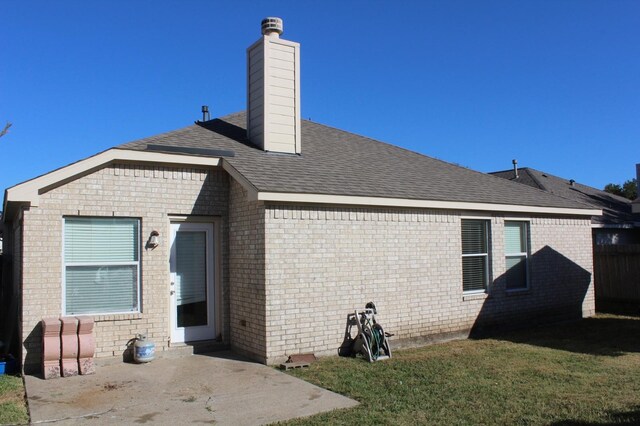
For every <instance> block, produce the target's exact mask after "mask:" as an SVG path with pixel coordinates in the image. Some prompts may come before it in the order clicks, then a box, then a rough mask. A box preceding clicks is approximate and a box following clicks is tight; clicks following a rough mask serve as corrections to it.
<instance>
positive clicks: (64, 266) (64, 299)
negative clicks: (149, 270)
mask: <svg viewBox="0 0 640 426" xmlns="http://www.w3.org/2000/svg"><path fill="white" fill-rule="evenodd" d="M77 218H89V219H124V220H136V221H137V222H138V234H137V235H136V238H137V239H138V260H137V261H136V262H95V263H83V262H69V263H67V262H66V260H65V252H66V229H67V228H66V223H67V219H77ZM141 232H142V221H141V220H140V218H137V217H120V216H116V217H113V216H63V218H62V313H63V315H122V314H139V313H141V312H142V309H141V300H142V297H141V294H140V291H141V285H140V265H141V263H142V262H141V258H142V250H141V244H140V236H141ZM133 265H136V266H137V268H136V296H137V300H136V306H137V309H136V310H135V311H120V312H99V311H96V312H90V313H81V314H69V313H68V312H67V266H72V267H73V266H133Z"/></svg>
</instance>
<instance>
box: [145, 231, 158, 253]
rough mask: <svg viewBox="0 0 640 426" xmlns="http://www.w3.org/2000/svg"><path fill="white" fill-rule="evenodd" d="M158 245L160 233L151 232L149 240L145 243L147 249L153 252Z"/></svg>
mask: <svg viewBox="0 0 640 426" xmlns="http://www.w3.org/2000/svg"><path fill="white" fill-rule="evenodd" d="M159 244H160V233H159V232H158V231H151V235H149V240H148V241H147V247H148V248H150V249H151V250H153V249H154V248H156V247H158V245H159Z"/></svg>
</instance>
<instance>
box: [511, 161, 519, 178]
mask: <svg viewBox="0 0 640 426" xmlns="http://www.w3.org/2000/svg"><path fill="white" fill-rule="evenodd" d="M511 162H512V163H513V174H514V177H515V178H516V179H518V160H516V159H513V160H511Z"/></svg>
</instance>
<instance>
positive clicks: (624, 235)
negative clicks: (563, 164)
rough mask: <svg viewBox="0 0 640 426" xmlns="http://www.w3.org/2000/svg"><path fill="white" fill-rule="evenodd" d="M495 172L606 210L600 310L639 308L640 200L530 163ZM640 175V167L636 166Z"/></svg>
mask: <svg viewBox="0 0 640 426" xmlns="http://www.w3.org/2000/svg"><path fill="white" fill-rule="evenodd" d="M513 165H514V167H513V170H504V171H500V172H493V173H491V174H492V175H494V176H498V177H501V178H504V179H507V180H510V181H512V182H517V183H520V184H523V185H527V186H530V187H533V188H537V189H540V190H542V191H545V192H548V193H551V194H554V195H558V196H560V197H564V198H566V199H569V200H574V201H576V202H580V203H584V204H587V205H590V206H592V207H593V208H597V209H601V210H602V213H601V214H599V215H596V216H593V217H592V218H591V228H592V234H593V256H594V265H593V275H594V289H595V298H596V308H597V309H598V310H600V311H613V312H624V311H625V310H627V309H629V308H630V309H631V311H632V312H635V311H637V304H638V302H640V282H639V281H638V271H640V217H639V216H638V213H639V212H637V211H634V208H636V209H637V207H635V206H637V205H638V203H639V202H640V199H636V200H634V201H631V200H628V199H626V198H624V197H619V196H617V195H614V194H610V193H608V192H605V191H602V190H600V189H596V188H593V187H590V186H587V185H582V184H579V183H577V182H576V181H575V180H573V179H564V178H561V177H557V176H554V175H552V174H550V173H546V172H541V171H538V170H535V169H532V168H530V167H525V168H521V169H518V167H517V161H516V160H513ZM636 169H637V174H638V177H639V178H640V165H638V166H636Z"/></svg>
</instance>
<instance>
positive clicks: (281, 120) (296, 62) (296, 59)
mask: <svg viewBox="0 0 640 426" xmlns="http://www.w3.org/2000/svg"><path fill="white" fill-rule="evenodd" d="M282 29H283V25H282V19H280V18H265V19H263V20H262V37H261V38H260V39H259V40H258V41H256V42H255V43H253V44H252V45H251V47H249V48H248V49H247V136H248V137H249V140H250V141H251V142H252V143H253V144H255V145H257V146H259V147H260V148H262V149H263V150H265V151H273V152H284V153H289V154H299V153H300V152H301V141H300V44H298V43H294V42H292V41H288V40H283V39H281V38H280V34H282Z"/></svg>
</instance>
